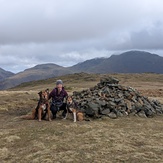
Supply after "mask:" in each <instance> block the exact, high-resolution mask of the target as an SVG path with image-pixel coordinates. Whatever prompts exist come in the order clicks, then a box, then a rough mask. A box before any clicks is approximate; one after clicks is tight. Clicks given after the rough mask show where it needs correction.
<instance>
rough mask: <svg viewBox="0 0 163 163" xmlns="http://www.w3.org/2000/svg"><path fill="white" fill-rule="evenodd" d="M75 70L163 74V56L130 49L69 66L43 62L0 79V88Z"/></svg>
mask: <svg viewBox="0 0 163 163" xmlns="http://www.w3.org/2000/svg"><path fill="white" fill-rule="evenodd" d="M74 72H77V73H78V72H86V73H101V74H106V73H144V72H153V73H160V74H163V57H161V56H158V55H156V54H151V53H148V52H143V51H128V52H125V53H122V54H120V55H112V56H111V57H109V58H94V59H91V60H87V61H84V62H82V63H78V64H76V65H74V66H71V67H67V68H65V67H62V66H58V65H56V64H42V65H37V66H35V67H33V68H30V69H26V70H25V71H23V72H20V73H18V74H15V75H13V76H11V77H9V78H7V79H5V80H4V81H0V89H7V88H11V87H14V86H16V85H19V84H21V83H23V82H28V81H34V80H40V79H47V78H51V77H57V76H61V75H65V74H72V73H74Z"/></svg>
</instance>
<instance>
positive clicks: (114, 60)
mask: <svg viewBox="0 0 163 163" xmlns="http://www.w3.org/2000/svg"><path fill="white" fill-rule="evenodd" d="M70 69H71V70H72V71H75V70H76V71H78V72H82V71H84V72H89V73H144V72H152V73H163V57H161V56H159V55H156V54H151V53H148V52H143V51H128V52H125V53H122V54H120V55H112V56H111V57H109V58H99V59H98V58H97V59H91V60H87V61H85V62H82V63H79V64H77V65H74V66H72V67H71V68H70Z"/></svg>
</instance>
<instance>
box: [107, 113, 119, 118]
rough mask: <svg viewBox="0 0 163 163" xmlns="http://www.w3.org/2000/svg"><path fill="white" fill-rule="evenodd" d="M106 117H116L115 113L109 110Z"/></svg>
mask: <svg viewBox="0 0 163 163" xmlns="http://www.w3.org/2000/svg"><path fill="white" fill-rule="evenodd" d="M108 117H110V118H113V119H115V118H117V115H116V114H115V113H114V112H110V113H109V114H108Z"/></svg>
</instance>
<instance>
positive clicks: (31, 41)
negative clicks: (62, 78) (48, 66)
mask: <svg viewBox="0 0 163 163" xmlns="http://www.w3.org/2000/svg"><path fill="white" fill-rule="evenodd" d="M162 6H163V1H162V0H155V1H154V0H148V1H141V0H137V1H131V0H123V1H120V0H109V1H108V0H100V1H99V0H89V1H88V0H70V1H67V0H59V1H58V0H48V1H47V0H34V1H28V0H14V1H11V0H0V67H2V68H5V69H8V70H13V71H20V70H23V69H25V68H28V67H31V66H33V65H36V64H41V63H47V62H53V63H56V64H59V65H62V66H70V65H73V64H75V63H78V62H81V61H84V60H86V59H90V58H94V57H102V56H104V57H109V56H110V55H111V54H113V53H117V52H118V53H119V51H125V50H130V49H140V50H146V49H149V50H150V51H153V50H160V51H161V50H163V44H161V43H162V42H163V17H162V15H163V10H162ZM160 51H159V52H160ZM160 53H161V52H160Z"/></svg>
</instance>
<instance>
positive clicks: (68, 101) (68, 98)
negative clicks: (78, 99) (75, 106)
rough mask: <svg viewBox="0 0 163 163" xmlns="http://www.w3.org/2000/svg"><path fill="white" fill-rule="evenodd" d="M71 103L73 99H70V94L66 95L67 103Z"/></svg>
mask: <svg viewBox="0 0 163 163" xmlns="http://www.w3.org/2000/svg"><path fill="white" fill-rule="evenodd" d="M72 103H73V99H72V96H68V97H67V104H68V105H70V104H72Z"/></svg>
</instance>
